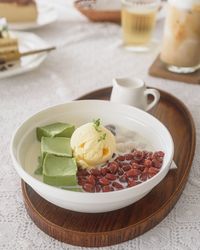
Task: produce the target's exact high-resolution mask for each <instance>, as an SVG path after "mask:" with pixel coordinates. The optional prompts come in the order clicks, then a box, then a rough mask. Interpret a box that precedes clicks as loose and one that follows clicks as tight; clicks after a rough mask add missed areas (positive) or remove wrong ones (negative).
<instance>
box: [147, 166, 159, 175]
mask: <svg viewBox="0 0 200 250" xmlns="http://www.w3.org/2000/svg"><path fill="white" fill-rule="evenodd" d="M158 172H159V170H158V169H157V168H153V167H151V168H149V171H148V173H149V174H157V173H158Z"/></svg>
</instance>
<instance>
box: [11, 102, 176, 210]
mask: <svg viewBox="0 0 200 250" xmlns="http://www.w3.org/2000/svg"><path fill="white" fill-rule="evenodd" d="M94 118H101V119H102V121H103V122H104V124H110V123H112V124H117V125H120V126H123V127H125V128H128V129H130V130H133V131H135V132H138V133H139V134H142V135H143V136H145V137H146V138H147V139H148V140H149V141H150V142H151V144H152V146H153V147H154V148H155V150H162V151H164V152H165V157H164V162H163V166H162V168H161V170H160V172H159V173H158V174H157V175H155V176H154V177H153V178H151V179H149V180H147V181H146V182H144V183H142V184H139V185H138V186H135V187H132V188H127V189H124V190H120V191H115V192H108V193H86V192H74V191H67V190H63V189H59V188H56V187H53V186H49V185H47V184H45V183H43V182H42V181H41V180H38V179H36V178H35V177H34V174H33V172H34V170H35V169H36V168H37V157H38V156H39V155H40V143H39V142H38V141H37V139H36V127H38V126H42V125H47V124H50V123H53V122H69V123H72V124H75V125H77V126H79V125H81V124H83V123H86V122H89V121H92V120H93V119H94ZM173 154H174V145H173V140H172V138H171V135H170V133H169V132H168V130H167V129H166V127H165V126H164V125H163V124H162V123H160V122H159V121H158V120H157V119H156V118H154V117H153V116H151V115H149V114H147V113H146V112H144V111H142V110H139V109H137V108H134V107H131V106H128V105H122V104H115V103H111V102H108V101H99V100H86V101H75V102H70V103H66V104H61V105H58V106H54V107H51V108H48V109H46V110H43V111H41V112H39V113H37V114H35V115H34V116H32V117H31V118H29V119H28V120H27V121H25V122H24V123H23V124H22V125H21V126H20V127H19V128H18V129H17V131H16V132H15V133H14V135H13V138H12V142H11V155H12V159H13V163H14V166H15V169H16V171H17V172H18V174H19V176H20V177H21V178H22V179H23V180H24V181H25V182H26V183H28V184H29V185H30V186H31V187H32V188H33V189H34V190H35V191H36V192H37V193H38V194H39V195H41V196H42V197H43V198H44V199H46V200H48V201H49V202H51V203H53V204H55V205H57V206H60V207H63V208H66V209H70V210H73V211H79V212H89V213H96V212H106V211H112V210H115V209H119V208H122V207H125V206H128V205H130V204H132V203H134V202H136V201H137V200H139V199H141V198H142V197H144V196H145V195H146V194H147V193H148V192H150V191H151V189H152V188H153V187H155V186H156V185H157V184H158V183H159V182H160V181H161V180H162V179H163V178H164V177H165V176H166V174H167V172H168V170H169V168H170V165H171V162H172V159H173Z"/></svg>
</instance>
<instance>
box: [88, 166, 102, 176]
mask: <svg viewBox="0 0 200 250" xmlns="http://www.w3.org/2000/svg"><path fill="white" fill-rule="evenodd" d="M90 173H91V174H92V175H94V176H99V175H101V171H100V170H99V169H97V168H93V169H91V171H90Z"/></svg>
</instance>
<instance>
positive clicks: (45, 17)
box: [9, 1, 58, 30]
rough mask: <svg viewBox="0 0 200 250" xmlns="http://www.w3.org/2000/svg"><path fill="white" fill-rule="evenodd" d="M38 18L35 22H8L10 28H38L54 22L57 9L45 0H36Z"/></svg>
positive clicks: (56, 16)
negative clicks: (42, 0)
mask: <svg viewBox="0 0 200 250" xmlns="http://www.w3.org/2000/svg"><path fill="white" fill-rule="evenodd" d="M37 6H38V18H37V20H36V21H35V22H21V23H9V29H11V30H29V29H38V28H41V27H43V26H46V25H49V24H51V23H53V22H55V21H56V20H57V18H58V14H57V10H56V8H55V7H54V5H53V4H51V3H48V1H47V2H42V3H40V2H39V1H38V2H37Z"/></svg>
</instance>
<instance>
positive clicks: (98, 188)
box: [95, 185, 101, 193]
mask: <svg viewBox="0 0 200 250" xmlns="http://www.w3.org/2000/svg"><path fill="white" fill-rule="evenodd" d="M95 191H96V192H97V193H99V192H100V191H101V186H100V185H96V187H95Z"/></svg>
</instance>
